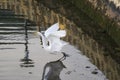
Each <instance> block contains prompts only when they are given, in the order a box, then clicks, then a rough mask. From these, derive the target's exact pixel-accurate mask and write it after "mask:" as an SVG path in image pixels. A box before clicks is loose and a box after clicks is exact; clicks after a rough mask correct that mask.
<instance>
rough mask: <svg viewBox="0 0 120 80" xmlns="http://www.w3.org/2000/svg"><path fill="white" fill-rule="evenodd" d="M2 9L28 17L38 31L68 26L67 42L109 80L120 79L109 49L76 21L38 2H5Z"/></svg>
mask: <svg viewBox="0 0 120 80" xmlns="http://www.w3.org/2000/svg"><path fill="white" fill-rule="evenodd" d="M1 8H8V9H12V10H14V11H15V13H16V14H24V15H26V16H27V18H28V19H29V20H32V21H34V22H36V24H37V25H38V26H37V27H38V30H44V29H46V28H47V27H49V26H50V25H51V24H53V23H56V22H58V21H59V22H60V23H61V24H63V25H65V26H66V27H65V29H66V30H67V36H66V38H64V40H65V41H68V42H69V43H70V44H72V45H74V46H75V47H76V48H78V49H79V50H81V51H82V52H83V54H84V55H86V56H88V57H89V58H90V61H91V62H93V63H94V64H95V65H96V66H97V67H98V68H99V69H100V70H102V71H103V73H104V74H105V75H106V76H107V77H108V78H109V80H119V79H120V72H119V71H120V64H118V62H116V60H114V59H113V57H111V56H110V55H109V52H110V51H109V49H106V48H105V47H104V46H103V45H102V44H100V43H99V42H98V41H97V40H96V39H94V37H91V36H90V35H89V34H88V33H86V32H85V31H84V30H83V29H82V28H81V26H82V25H76V24H75V22H74V20H73V21H72V20H69V19H68V18H66V17H65V16H63V15H62V14H61V13H56V12H55V11H54V10H52V9H49V8H47V7H46V6H44V5H43V4H41V3H38V2H37V1H36V0H13V2H10V3H9V2H4V5H3V4H1ZM61 11H62V13H65V14H66V9H64V7H62V8H61ZM78 21H79V19H78ZM113 52H114V51H113Z"/></svg>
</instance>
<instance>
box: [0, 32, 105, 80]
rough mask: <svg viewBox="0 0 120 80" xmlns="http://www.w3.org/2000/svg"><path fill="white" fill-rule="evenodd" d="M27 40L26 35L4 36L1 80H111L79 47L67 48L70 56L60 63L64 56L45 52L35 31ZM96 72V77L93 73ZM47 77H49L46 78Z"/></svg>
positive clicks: (0, 37)
mask: <svg viewBox="0 0 120 80" xmlns="http://www.w3.org/2000/svg"><path fill="white" fill-rule="evenodd" d="M6 33H7V32H6ZM27 40H28V43H26V40H25V34H24V32H23V33H20V34H19V33H16V34H2V33H1V34H0V43H1V44H0V80H42V79H43V80H51V79H54V80H60V79H61V80H74V79H75V80H107V79H106V77H105V76H104V74H103V73H102V72H101V71H99V70H98V69H97V67H96V66H94V65H93V64H91V63H90V61H89V59H88V58H87V57H86V56H84V55H82V54H81V52H80V51H79V50H77V49H76V48H75V47H73V46H71V45H66V46H64V48H63V49H62V51H63V52H65V53H66V54H68V55H70V56H69V57H67V58H66V59H65V60H64V61H62V62H59V61H57V60H58V59H60V58H61V57H62V56H63V55H62V54H61V53H58V54H50V53H49V52H47V51H45V50H44V49H43V48H42V46H41V45H40V39H39V36H37V35H35V34H34V31H32V32H30V33H29V31H28V39H27ZM26 54H27V55H26ZM26 59H27V60H28V61H26ZM21 60H22V61H21ZM29 60H30V61H29ZM60 65H62V66H60ZM63 65H64V66H63ZM65 67H66V68H65ZM86 67H88V68H86ZM49 68H50V69H49ZM47 69H49V70H47ZM94 71H95V72H96V74H93V73H92V72H94ZM56 74H58V75H56ZM44 75H45V76H46V75H47V78H46V79H44ZM51 75H55V76H57V78H54V76H53V77H51ZM50 78H51V79H50Z"/></svg>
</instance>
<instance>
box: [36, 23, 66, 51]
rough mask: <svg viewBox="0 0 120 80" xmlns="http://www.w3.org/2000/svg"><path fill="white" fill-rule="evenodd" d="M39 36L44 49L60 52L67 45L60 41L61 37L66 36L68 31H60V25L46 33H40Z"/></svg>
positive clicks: (53, 26) (55, 25)
mask: <svg viewBox="0 0 120 80" xmlns="http://www.w3.org/2000/svg"><path fill="white" fill-rule="evenodd" d="M38 35H40V37H41V39H42V42H43V48H44V49H45V50H47V51H50V52H60V51H61V49H62V47H63V46H64V45H66V44H67V43H66V42H63V41H61V40H60V38H61V37H65V36H66V31H65V30H59V23H56V24H54V25H52V26H51V27H50V28H48V29H47V30H46V31H44V33H41V32H38ZM48 43H49V44H48Z"/></svg>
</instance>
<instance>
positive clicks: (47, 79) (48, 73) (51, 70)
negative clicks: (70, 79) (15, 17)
mask: <svg viewBox="0 0 120 80" xmlns="http://www.w3.org/2000/svg"><path fill="white" fill-rule="evenodd" d="M62 58H64V56H63V57H62ZM62 58H60V59H59V60H57V61H52V62H49V63H47V64H46V65H45V66H44V70H43V75H42V80H61V79H60V77H59V76H60V72H61V71H62V70H63V69H64V68H66V66H65V65H64V64H63V62H62V61H63V60H65V59H62Z"/></svg>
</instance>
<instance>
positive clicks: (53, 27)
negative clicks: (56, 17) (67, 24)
mask: <svg viewBox="0 0 120 80" xmlns="http://www.w3.org/2000/svg"><path fill="white" fill-rule="evenodd" d="M58 29H59V23H55V24H53V25H52V26H51V27H50V28H48V29H47V30H46V31H45V36H46V37H47V36H48V35H49V34H51V33H52V32H55V31H57V30H58Z"/></svg>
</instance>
